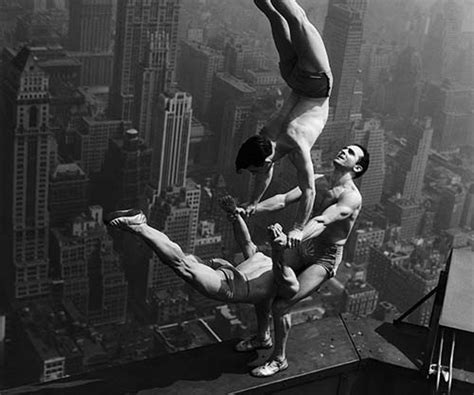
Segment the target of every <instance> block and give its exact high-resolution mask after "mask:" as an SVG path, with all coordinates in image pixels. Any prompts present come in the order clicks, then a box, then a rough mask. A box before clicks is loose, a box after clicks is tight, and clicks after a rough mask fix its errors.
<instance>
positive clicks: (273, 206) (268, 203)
mask: <svg viewBox="0 0 474 395" xmlns="http://www.w3.org/2000/svg"><path fill="white" fill-rule="evenodd" d="M285 206H286V202H285V195H282V194H279V195H275V196H272V197H271V198H268V199H265V200H264V201H262V202H260V203H258V205H257V206H256V208H255V213H269V212H272V211H278V210H282V209H284V208H285Z"/></svg>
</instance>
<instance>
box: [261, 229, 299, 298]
mask: <svg viewBox="0 0 474 395" xmlns="http://www.w3.org/2000/svg"><path fill="white" fill-rule="evenodd" d="M268 233H269V236H270V240H271V245H272V261H273V274H274V276H275V282H276V284H277V289H278V291H277V295H279V296H281V297H282V298H285V299H289V298H291V297H293V296H294V295H295V294H296V293H297V292H298V290H299V288H300V284H299V282H298V279H297V277H296V274H295V272H294V271H293V269H292V268H291V267H289V266H287V265H286V264H285V259H284V251H285V250H284V249H285V246H286V243H287V237H286V235H285V234H284V233H283V229H282V227H281V225H280V224H274V225H270V226H269V227H268Z"/></svg>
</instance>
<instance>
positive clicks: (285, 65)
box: [235, 0, 332, 247]
mask: <svg viewBox="0 0 474 395" xmlns="http://www.w3.org/2000/svg"><path fill="white" fill-rule="evenodd" d="M254 2H255V4H256V6H257V7H258V8H259V9H260V10H261V11H262V12H263V13H264V14H265V15H266V17H267V18H268V20H269V22H270V25H271V30H272V35H273V39H274V42H275V46H276V48H277V51H278V54H279V58H280V63H279V65H280V72H281V75H282V77H283V79H284V80H285V82H286V83H287V84H288V86H289V87H290V88H291V93H290V95H289V96H288V97H287V98H286V100H285V103H284V105H283V107H282V109H281V110H280V111H279V113H278V114H276V115H275V116H274V117H273V118H272V119H271V120H270V121H269V122H268V123H267V124H266V125H265V127H264V128H263V129H262V130H261V131H260V133H259V134H257V135H255V136H252V137H250V138H249V139H248V140H246V141H245V142H244V143H243V144H242V146H241V147H240V150H239V152H238V154H237V157H236V161H235V166H236V170H237V172H238V173H240V172H241V170H247V171H249V172H251V173H252V174H253V175H254V177H255V182H254V187H253V190H252V192H251V194H250V200H249V202H247V203H246V204H245V205H244V207H245V210H246V215H247V216H249V215H252V214H254V213H255V210H256V206H257V204H258V202H259V201H260V200H261V198H262V197H263V195H264V193H265V191H266V190H267V188H268V186H269V184H270V182H271V180H272V177H273V166H274V163H275V162H278V161H279V160H280V159H282V158H283V157H284V156H288V158H289V159H290V161H291V162H292V163H293V165H294V166H295V168H296V171H297V179H298V186H299V187H300V189H301V191H302V197H301V201H300V203H299V207H298V211H297V215H296V218H295V221H294V224H293V227H292V229H291V230H290V232H289V233H288V243H289V247H295V246H297V245H298V244H299V242H300V241H301V237H302V229H303V227H304V225H305V224H306V222H307V221H308V220H309V217H310V214H311V209H312V207H313V202H314V197H315V189H314V183H313V165H312V161H311V148H312V147H313V145H314V143H315V142H316V140H317V139H318V137H319V135H320V134H321V132H322V130H323V128H324V126H325V124H326V121H327V119H328V112H329V96H330V93H331V87H332V74H331V69H330V65H329V60H328V56H327V53H326V48H325V46H324V43H323V40H322V38H321V35H320V34H319V32H318V30H317V29H316V27H315V26H314V25H312V24H311V22H310V21H309V20H308V18H307V16H306V13H305V11H304V10H303V9H302V8H301V7H300V6H299V5H298V4H297V2H296V1H295V0H271V1H270V0H254Z"/></svg>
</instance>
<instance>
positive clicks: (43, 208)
mask: <svg viewBox="0 0 474 395" xmlns="http://www.w3.org/2000/svg"><path fill="white" fill-rule="evenodd" d="M3 66H4V70H3V71H4V73H5V74H3V77H4V79H3V81H2V85H1V89H0V136H1V137H0V138H1V144H0V146H1V149H2V155H1V156H2V161H1V162H2V164H1V165H0V166H2V168H1V171H0V174H1V176H2V185H4V186H5V188H4V190H3V191H2V193H1V195H2V197H1V198H0V199H1V204H0V207H1V209H2V219H3V220H2V222H3V225H4V226H5V229H3V231H4V232H5V236H4V238H5V242H6V245H5V246H4V247H5V248H4V249H2V251H5V255H4V258H3V259H2V265H5V266H4V267H3V268H2V270H1V271H2V274H3V277H4V280H5V284H4V286H5V288H6V290H7V293H8V294H9V296H10V297H13V298H17V299H23V298H34V297H39V296H42V295H46V294H48V293H49V289H50V288H49V278H48V271H49V260H48V233H49V215H48V208H47V205H48V186H49V175H50V166H51V164H52V163H54V162H53V157H52V155H53V148H54V141H53V139H54V138H53V135H52V133H51V130H50V127H49V92H48V82H49V79H48V76H47V74H45V72H43V71H42V70H41V69H40V68H39V66H38V64H37V62H36V60H35V58H34V56H33V55H32V54H31V52H30V49H29V48H28V47H23V48H22V49H21V50H20V51H19V52H18V53H16V54H15V53H14V52H13V51H10V50H8V49H5V50H4V53H3Z"/></svg>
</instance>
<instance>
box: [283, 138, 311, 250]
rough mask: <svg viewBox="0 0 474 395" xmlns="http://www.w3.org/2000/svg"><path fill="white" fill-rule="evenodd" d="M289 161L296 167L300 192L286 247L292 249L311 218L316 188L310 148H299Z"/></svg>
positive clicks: (299, 239) (296, 244)
mask: <svg viewBox="0 0 474 395" xmlns="http://www.w3.org/2000/svg"><path fill="white" fill-rule="evenodd" d="M290 159H291V160H292V162H293V164H294V165H295V167H296V171H297V178H298V186H299V188H300V190H301V198H300V200H299V206H298V211H297V213H296V218H295V222H294V224H293V228H292V230H290V232H289V233H288V239H289V240H288V245H289V247H290V248H293V247H296V246H298V244H299V243H300V242H301V238H302V237H303V235H302V230H303V228H304V226H305V225H306V223H307V222H308V220H309V217H310V216H311V211H312V209H313V204H314V199H315V197H316V188H315V186H314V170H313V163H312V161H311V153H310V148H307V147H300V148H299V149H298V151H295V152H294V153H292V154H290Z"/></svg>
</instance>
